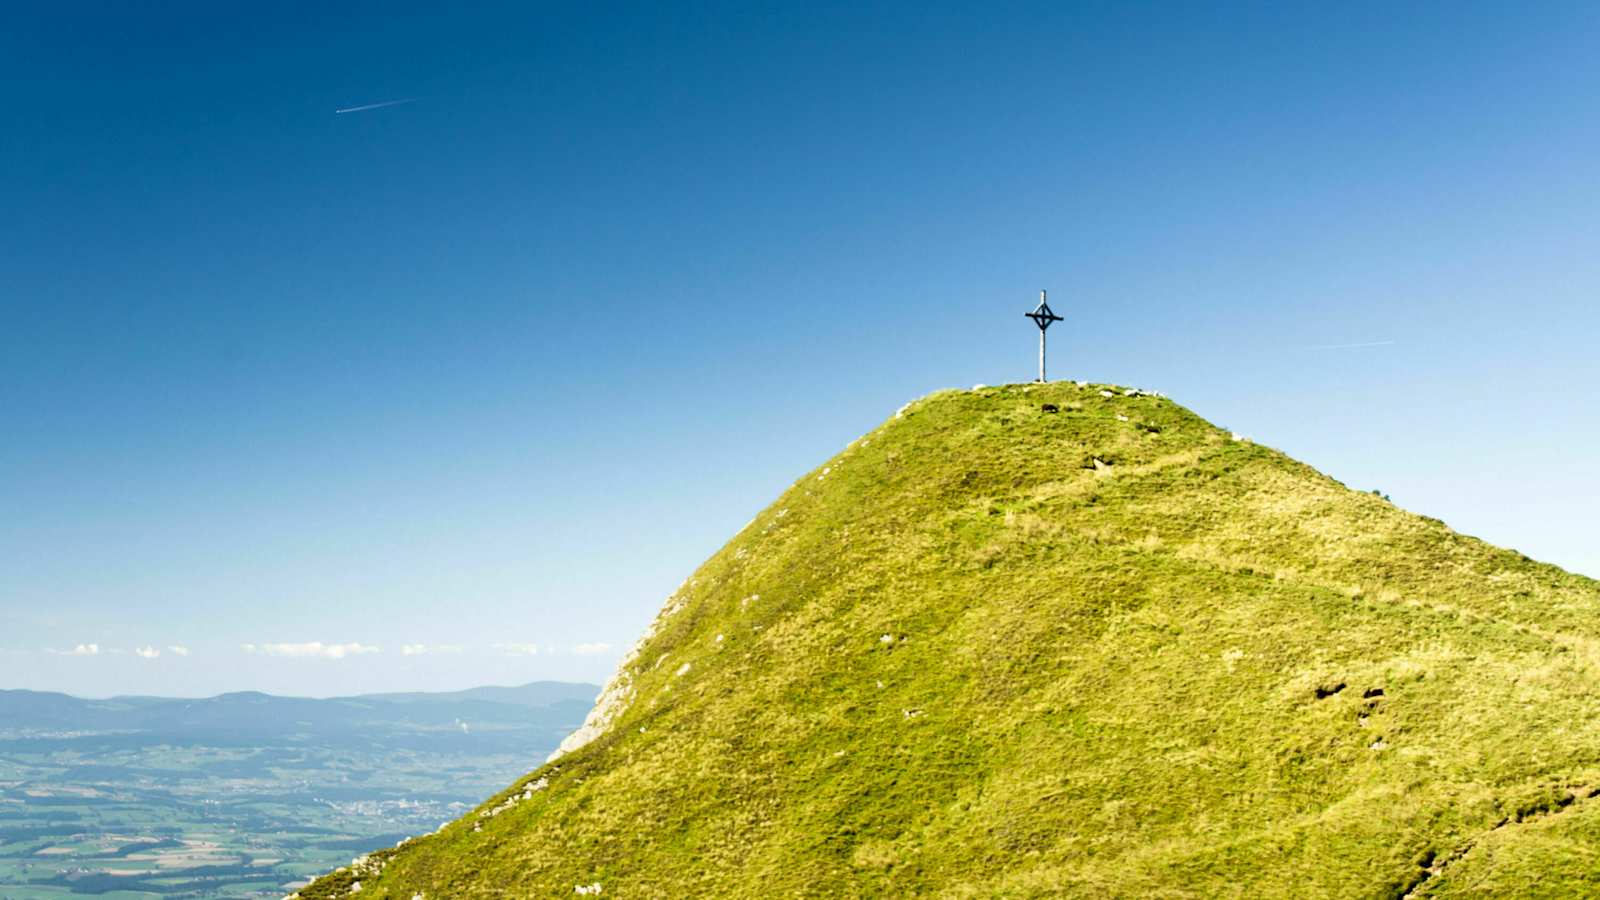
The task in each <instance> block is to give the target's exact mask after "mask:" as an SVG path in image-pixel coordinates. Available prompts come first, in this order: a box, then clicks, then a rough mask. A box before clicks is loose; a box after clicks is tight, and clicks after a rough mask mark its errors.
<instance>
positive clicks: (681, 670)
mask: <svg viewBox="0 0 1600 900" xmlns="http://www.w3.org/2000/svg"><path fill="white" fill-rule="evenodd" d="M689 666H690V664H689V663H684V664H683V665H681V666H679V667H678V672H677V677H679V678H682V677H683V676H685V675H687V674H689Z"/></svg>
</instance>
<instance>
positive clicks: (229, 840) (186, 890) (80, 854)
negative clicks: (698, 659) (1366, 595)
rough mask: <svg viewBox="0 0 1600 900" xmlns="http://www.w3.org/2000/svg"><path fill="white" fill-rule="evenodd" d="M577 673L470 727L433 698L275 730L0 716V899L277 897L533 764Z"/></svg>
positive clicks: (482, 712) (475, 710)
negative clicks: (69, 726) (542, 699)
mask: <svg viewBox="0 0 1600 900" xmlns="http://www.w3.org/2000/svg"><path fill="white" fill-rule="evenodd" d="M576 687H577V688H578V690H577V691H576V692H575V693H576V694H577V695H579V696H577V697H568V698H564V699H560V700H557V701H554V702H552V703H549V704H547V705H543V706H523V705H515V704H500V705H499V706H503V708H498V709H497V708H493V707H489V706H485V705H484V704H482V703H477V704H474V705H473V706H472V708H471V710H470V713H471V714H472V715H473V720H472V727H471V728H470V729H463V728H460V727H459V725H458V724H457V723H456V722H455V721H453V720H452V719H449V718H447V717H446V715H445V714H446V713H447V712H448V710H446V709H443V708H439V707H440V704H438V703H431V705H430V708H429V709H427V710H423V708H422V707H421V706H419V705H416V704H381V703H380V704H368V705H367V706H366V707H365V708H366V709H368V710H369V713H368V719H367V721H365V722H363V724H362V727H361V728H359V729H357V728H343V729H340V728H330V727H326V725H324V726H323V727H306V725H307V723H306V722H304V721H301V722H298V723H293V722H291V723H286V725H285V727H283V728H282V729H281V731H280V732H279V733H278V734H276V735H270V734H265V733H262V732H260V731H256V732H254V733H250V732H241V731H239V730H238V729H237V728H234V727H230V728H223V729H217V728H205V727H200V724H197V723H194V722H189V723H183V722H180V723H176V724H175V725H174V724H169V725H166V726H164V728H163V729H161V730H145V731H128V732H120V733H119V732H92V731H90V732H85V731H64V730H57V731H49V730H41V729H36V728H35V729H27V728H18V727H16V725H17V723H16V722H15V721H5V720H0V900H37V898H58V897H65V896H71V895H76V896H84V895H94V896H102V897H128V898H131V897H156V896H161V897H256V896H260V897H267V896H271V897H281V896H283V895H284V894H285V893H287V892H289V891H290V890H292V889H293V888H294V887H296V886H298V885H300V884H303V883H305V882H306V881H307V880H309V879H310V878H311V876H313V875H314V874H316V873H318V872H323V871H327V870H328V869H329V868H330V867H334V866H337V865H342V864H346V863H348V862H349V861H350V859H351V858H352V857H354V856H358V855H360V854H362V853H365V852H367V851H369V850H373V849H376V848H379V847H386V846H390V845H393V844H394V843H395V842H397V841H399V840H400V839H401V838H403V837H406V836H410V835H415V834H420V833H424V832H431V831H433V830H434V829H435V828H437V827H439V825H440V824H441V823H443V822H446V821H449V820H451V819H454V818H456V817H458V816H460V815H461V814H462V813H463V812H464V811H466V810H467V809H469V808H470V807H472V806H474V805H476V804H477V803H478V802H480V801H481V800H483V798H485V797H487V796H489V795H490V794H492V793H493V792H494V791H495V790H497V789H498V788H500V787H501V786H503V785H504V784H505V783H506V782H507V781H508V780H510V779H514V778H516V777H517V776H519V775H521V774H522V773H524V772H526V771H528V770H529V769H531V768H533V767H534V766H536V765H537V764H538V763H539V762H540V761H542V760H543V758H544V756H545V754H546V753H548V752H549V751H550V750H551V749H552V748H554V746H555V745H556V743H557V742H558V741H559V740H560V739H561V737H562V735H563V734H565V733H566V732H568V731H570V730H571V729H572V728H573V727H575V726H576V725H577V724H578V723H579V722H580V721H581V720H582V717H583V714H584V712H585V710H586V708H587V701H586V700H584V699H582V696H583V695H585V694H591V693H592V688H589V687H587V686H576ZM297 702H317V703H335V702H339V701H297ZM267 706H268V708H269V709H270V707H271V704H268V705H267ZM391 707H392V708H391ZM297 712H299V713H301V714H303V711H297ZM419 713H421V714H419ZM384 716H387V717H388V718H389V719H390V720H392V721H380V719H382V718H383V717H384ZM266 719H267V721H269V722H270V721H271V719H272V715H271V713H269V714H268V715H267V716H266ZM436 720H437V721H436ZM295 724H298V725H300V726H301V727H300V728H295V727H294V725H295Z"/></svg>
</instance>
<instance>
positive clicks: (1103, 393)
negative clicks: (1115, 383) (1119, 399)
mask: <svg viewBox="0 0 1600 900" xmlns="http://www.w3.org/2000/svg"><path fill="white" fill-rule="evenodd" d="M1100 396H1102V397H1115V396H1116V394H1113V393H1111V392H1110V391H1101V392H1100Z"/></svg>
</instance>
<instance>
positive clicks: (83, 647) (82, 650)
mask: <svg viewBox="0 0 1600 900" xmlns="http://www.w3.org/2000/svg"><path fill="white" fill-rule="evenodd" d="M45 652H46V653H54V654H55V655H57V656H99V655H100V645H99V644H79V645H78V646H76V647H73V648H72V649H71V650H46V651H45Z"/></svg>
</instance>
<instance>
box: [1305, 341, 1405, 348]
mask: <svg viewBox="0 0 1600 900" xmlns="http://www.w3.org/2000/svg"><path fill="white" fill-rule="evenodd" d="M1393 343H1394V341H1367V342H1365V343H1361V344H1323V345H1322V346H1320V347H1307V348H1305V349H1307V350H1354V349H1356V348H1357V347H1388V346H1389V345H1391V344H1393Z"/></svg>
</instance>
